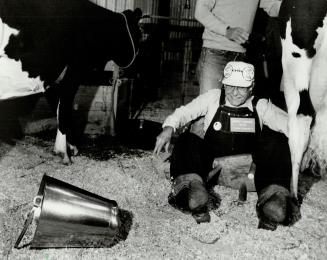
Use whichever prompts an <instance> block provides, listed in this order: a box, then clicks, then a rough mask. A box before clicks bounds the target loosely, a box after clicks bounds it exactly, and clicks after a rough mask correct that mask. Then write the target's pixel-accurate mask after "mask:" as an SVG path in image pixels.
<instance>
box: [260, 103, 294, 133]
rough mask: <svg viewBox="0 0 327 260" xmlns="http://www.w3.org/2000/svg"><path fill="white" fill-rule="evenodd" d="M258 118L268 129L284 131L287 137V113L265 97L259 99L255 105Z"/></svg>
mask: <svg viewBox="0 0 327 260" xmlns="http://www.w3.org/2000/svg"><path fill="white" fill-rule="evenodd" d="M256 109H257V112H258V115H259V118H260V120H262V123H263V124H264V125H267V126H268V127H269V128H270V129H272V130H274V131H277V132H281V133H284V134H285V135H286V136H287V137H288V115H287V113H286V112H285V111H284V110H282V109H280V108H279V107H277V106H275V105H274V104H273V103H271V101H270V100H269V101H268V100H267V99H260V100H259V101H258V103H257V106H256Z"/></svg>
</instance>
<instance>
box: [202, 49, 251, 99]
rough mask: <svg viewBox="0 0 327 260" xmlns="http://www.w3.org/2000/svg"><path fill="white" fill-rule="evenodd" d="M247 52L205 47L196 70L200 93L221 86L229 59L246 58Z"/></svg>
mask: <svg viewBox="0 0 327 260" xmlns="http://www.w3.org/2000/svg"><path fill="white" fill-rule="evenodd" d="M244 58H245V54H244V53H238V52H231V51H225V50H217V49H210V48H206V47H203V48H202V51H201V55H200V58H199V61H198V64H197V68H196V72H197V78H198V81H199V94H203V93H205V92H207V91H208V90H210V89H215V88H221V87H222V84H221V80H222V77H223V75H224V68H225V66H226V64H227V63H228V62H229V61H236V60H244Z"/></svg>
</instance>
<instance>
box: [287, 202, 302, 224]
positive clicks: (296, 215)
mask: <svg viewBox="0 0 327 260" xmlns="http://www.w3.org/2000/svg"><path fill="white" fill-rule="evenodd" d="M288 207H289V214H290V215H289V225H293V224H295V223H296V222H297V221H299V220H300V219H301V211H300V205H299V201H298V200H297V199H296V198H294V197H293V198H290V200H289V203H288Z"/></svg>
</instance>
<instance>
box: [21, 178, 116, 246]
mask: <svg viewBox="0 0 327 260" xmlns="http://www.w3.org/2000/svg"><path fill="white" fill-rule="evenodd" d="M118 213H119V209H118V205H117V202H116V201H113V200H109V199H106V198H103V197H100V196H98V195H96V194H93V193H90V192H88V191H86V190H83V189H80V188H78V187H75V186H73V185H70V184H68V183H65V182H63V181H60V180H57V179H55V178H52V177H50V176H47V175H44V176H43V178H42V181H41V184H40V188H39V192H38V194H37V196H36V197H35V199H34V206H33V209H32V210H31V212H30V213H29V215H28V217H27V220H26V222H25V225H24V228H23V230H22V232H21V234H20V236H19V238H18V239H17V241H16V244H15V248H19V243H20V241H21V240H22V238H23V236H24V234H25V232H26V230H27V228H28V226H29V225H30V224H31V223H32V221H33V220H35V221H36V223H37V227H36V230H35V234H34V238H33V241H32V242H31V248H51V247H56V248H59V247H109V246H111V245H112V244H113V240H114V237H115V235H116V234H117V232H118V230H119V225H120V220H119V214H118Z"/></svg>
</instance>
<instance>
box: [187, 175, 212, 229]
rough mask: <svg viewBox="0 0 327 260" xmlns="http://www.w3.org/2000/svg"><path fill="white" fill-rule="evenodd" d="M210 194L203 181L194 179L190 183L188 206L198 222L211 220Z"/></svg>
mask: <svg viewBox="0 0 327 260" xmlns="http://www.w3.org/2000/svg"><path fill="white" fill-rule="evenodd" d="M208 199H209V194H208V191H207V189H206V188H205V186H204V184H203V182H201V181H198V180H194V181H192V182H191V183H190V186H189V192H188V206H189V209H190V210H191V212H192V216H193V218H194V219H195V221H196V223H198V224H200V223H204V222H210V214H209V211H208V207H207V203H208Z"/></svg>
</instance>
